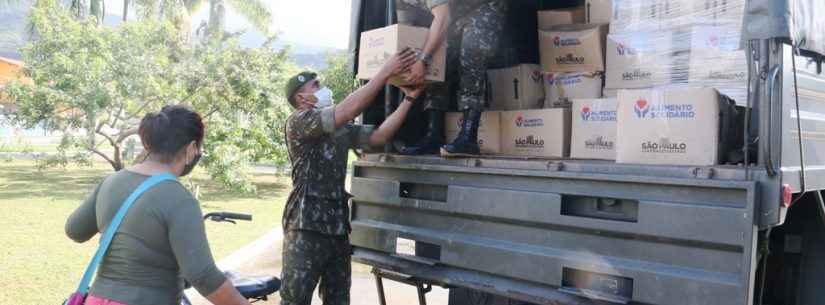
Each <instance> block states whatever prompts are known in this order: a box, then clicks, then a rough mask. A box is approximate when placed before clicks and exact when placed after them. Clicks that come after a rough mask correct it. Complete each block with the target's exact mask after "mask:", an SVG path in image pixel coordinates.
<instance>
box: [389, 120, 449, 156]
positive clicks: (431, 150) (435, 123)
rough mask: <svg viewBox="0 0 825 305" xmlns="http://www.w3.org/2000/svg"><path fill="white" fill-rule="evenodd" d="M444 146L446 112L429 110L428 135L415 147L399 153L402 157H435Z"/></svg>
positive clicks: (406, 148) (404, 149)
mask: <svg viewBox="0 0 825 305" xmlns="http://www.w3.org/2000/svg"><path fill="white" fill-rule="evenodd" d="M441 145H444V112H443V111H440V110H434V109H430V110H427V134H426V135H425V136H424V137H423V138H421V139H420V140H418V142H416V143H415V145H413V146H409V147H405V148H403V149H401V150H400V151H399V152H400V153H401V154H402V155H410V156H418V155H434V154H437V153H438V149H439V148H441Z"/></svg>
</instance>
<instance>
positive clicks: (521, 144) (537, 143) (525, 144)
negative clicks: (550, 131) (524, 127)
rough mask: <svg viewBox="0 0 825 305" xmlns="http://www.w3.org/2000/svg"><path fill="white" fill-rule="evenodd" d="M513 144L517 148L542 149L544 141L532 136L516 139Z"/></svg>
mask: <svg viewBox="0 0 825 305" xmlns="http://www.w3.org/2000/svg"><path fill="white" fill-rule="evenodd" d="M515 143H516V147H518V148H544V140H542V139H540V138H538V137H536V136H533V135H529V136H526V137H522V138H517V139H515Z"/></svg>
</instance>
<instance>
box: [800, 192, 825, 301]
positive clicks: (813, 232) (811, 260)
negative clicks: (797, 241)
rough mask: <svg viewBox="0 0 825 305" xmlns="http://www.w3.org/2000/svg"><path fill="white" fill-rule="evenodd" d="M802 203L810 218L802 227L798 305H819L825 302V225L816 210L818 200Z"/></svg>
mask: <svg viewBox="0 0 825 305" xmlns="http://www.w3.org/2000/svg"><path fill="white" fill-rule="evenodd" d="M809 197H814V196H812V195H809ZM800 203H804V204H806V206H805V208H807V209H806V211H809V212H808V213H806V214H807V215H809V217H807V218H806V219H805V222H804V225H803V226H802V230H803V231H802V257H801V260H800V268H799V280H798V283H799V288H798V289H799V290H798V291H799V295H798V298H797V300H798V301H797V304H799V305H819V304H822V302H823V300H825V289H822V283H825V259H823V258H825V223H823V220H822V217H821V216H820V212H819V211H818V209H817V208H816V205H817V204H818V202H816V200H811V201H805V202H800Z"/></svg>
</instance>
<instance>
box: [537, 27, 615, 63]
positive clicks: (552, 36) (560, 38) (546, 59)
mask: <svg viewBox="0 0 825 305" xmlns="http://www.w3.org/2000/svg"><path fill="white" fill-rule="evenodd" d="M606 34H607V26H606V25H597V24H568V25H557V26H555V27H553V28H552V29H550V30H548V31H539V45H540V51H541V54H540V55H541V67H542V69H543V70H544V71H555V72H599V71H604V39H605V35H606Z"/></svg>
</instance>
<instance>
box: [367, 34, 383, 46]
mask: <svg viewBox="0 0 825 305" xmlns="http://www.w3.org/2000/svg"><path fill="white" fill-rule="evenodd" d="M367 45H368V46H369V47H370V48H378V47H383V46H384V37H370V41H369V42H367Z"/></svg>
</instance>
